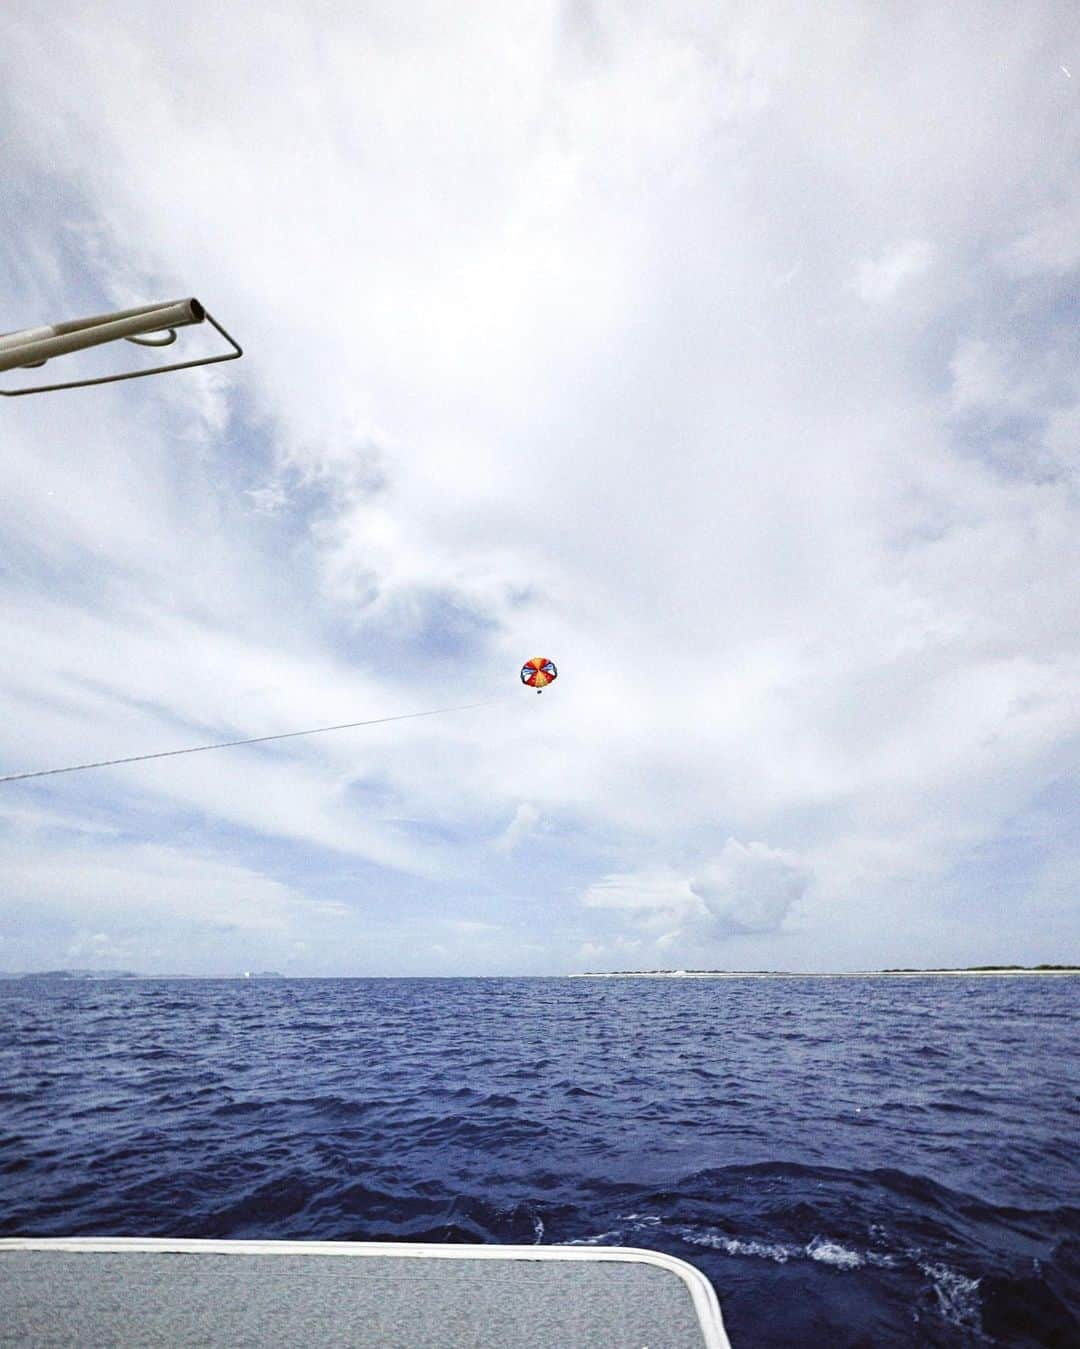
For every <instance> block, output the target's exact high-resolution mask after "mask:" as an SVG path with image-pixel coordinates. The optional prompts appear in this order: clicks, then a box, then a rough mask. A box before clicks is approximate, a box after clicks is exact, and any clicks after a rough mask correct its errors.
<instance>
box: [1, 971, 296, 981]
mask: <svg viewBox="0 0 1080 1349" xmlns="http://www.w3.org/2000/svg"><path fill="white" fill-rule="evenodd" d="M288 977H289V976H288V975H287V974H281V973H280V972H279V971H278V970H244V971H242V972H241V973H239V974H213V975H206V974H140V973H138V972H137V971H135V970H25V971H22V972H20V973H14V974H12V973H5V972H4V971H2V970H0V979H57V980H60V979H68V980H87V979H287V978H288Z"/></svg>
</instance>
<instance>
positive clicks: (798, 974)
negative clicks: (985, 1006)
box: [572, 965, 1080, 979]
mask: <svg viewBox="0 0 1080 1349" xmlns="http://www.w3.org/2000/svg"><path fill="white" fill-rule="evenodd" d="M918 974H945V975H964V974H971V975H987V974H1026V975H1030V974H1048V975H1060V974H1080V965H960V966H951V967H941V966H932V967H929V968H926V969H917V968H914V967H910V966H899V967H895V968H890V969H884V970H848V971H836V972H831V973H830V972H828V971H823V970H809V971H808V970H587V971H586V972H585V973H584V974H578V975H573V976H572V977H573V978H575V979H868V978H879V977H882V978H889V977H893V978H906V977H909V976H911V975H918Z"/></svg>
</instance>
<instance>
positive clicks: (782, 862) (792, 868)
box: [690, 838, 812, 935]
mask: <svg viewBox="0 0 1080 1349" xmlns="http://www.w3.org/2000/svg"><path fill="white" fill-rule="evenodd" d="M811 879H812V878H811V874H810V872H809V871H808V870H807V869H806V867H804V866H803V865H801V864H800V862H799V861H798V860H797V859H796V858H794V857H792V856H791V855H790V854H788V853H785V852H784V851H783V850H781V849H778V848H769V847H767V846H766V845H765V844H764V843H740V842H738V840H737V839H733V838H730V839H728V841H727V842H726V843H725V844H724V847H723V849H722V850H721V852H720V854H719V856H718V857H717V858H715V859H714V860H713V861H711V862H709V863H708V864H707V865H705V866H704V867H702V868H701V870H700V871H698V872H697V874H696V875H695V876H694V878H693V880H692V881H691V882H690V888H691V890H692V891H693V892H694V894H695V895H697V896H698V897H699V898H700V899H701V900H702V902H703V903H704V905H705V909H706V911H707V913H708V919H709V922H710V923H711V925H712V927H713V929H714V931H715V932H717V933H719V934H722V935H723V934H728V933H743V932H758V933H760V932H775V931H777V930H778V929H779V928H780V927H781V925H782V924H783V922H784V920H785V919H786V918H787V917H788V915H789V913H790V912H791V910H792V907H793V906H794V905H795V904H796V903H797V902H798V901H799V900H800V899H801V898H802V897H803V895H804V894H805V893H806V890H807V888H808V886H809V885H810V882H811Z"/></svg>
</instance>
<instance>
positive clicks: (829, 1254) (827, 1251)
mask: <svg viewBox="0 0 1080 1349" xmlns="http://www.w3.org/2000/svg"><path fill="white" fill-rule="evenodd" d="M806 1254H807V1255H808V1256H809V1257H810V1259H811V1260H817V1261H819V1262H820V1263H821V1264H823V1265H833V1266H835V1268H837V1269H858V1268H859V1267H860V1265H865V1264H866V1259H865V1257H864V1256H861V1255H860V1254H859V1252H858V1251H852V1250H849V1249H848V1248H847V1247H846V1246H841V1245H840V1243H839V1242H838V1241H830V1240H829V1239H828V1238H827V1237H814V1239H813V1240H812V1241H810V1242H808V1243H807V1246H806Z"/></svg>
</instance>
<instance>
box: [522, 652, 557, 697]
mask: <svg viewBox="0 0 1080 1349" xmlns="http://www.w3.org/2000/svg"><path fill="white" fill-rule="evenodd" d="M558 677H559V672H558V670H556V668H555V662H554V661H552V660H548V658H547V657H546V656H533V658H532V660H527V661H526V662H525V664H524V665H523V666H522V667H521V682H522V683H523V684H528V686H529V688H531V689H535V690H536V691H537V693H542V692H543V691H544V689H545V687H546V686H547V685H548V684H553V683H554V682H555V680H556V679H558Z"/></svg>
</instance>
